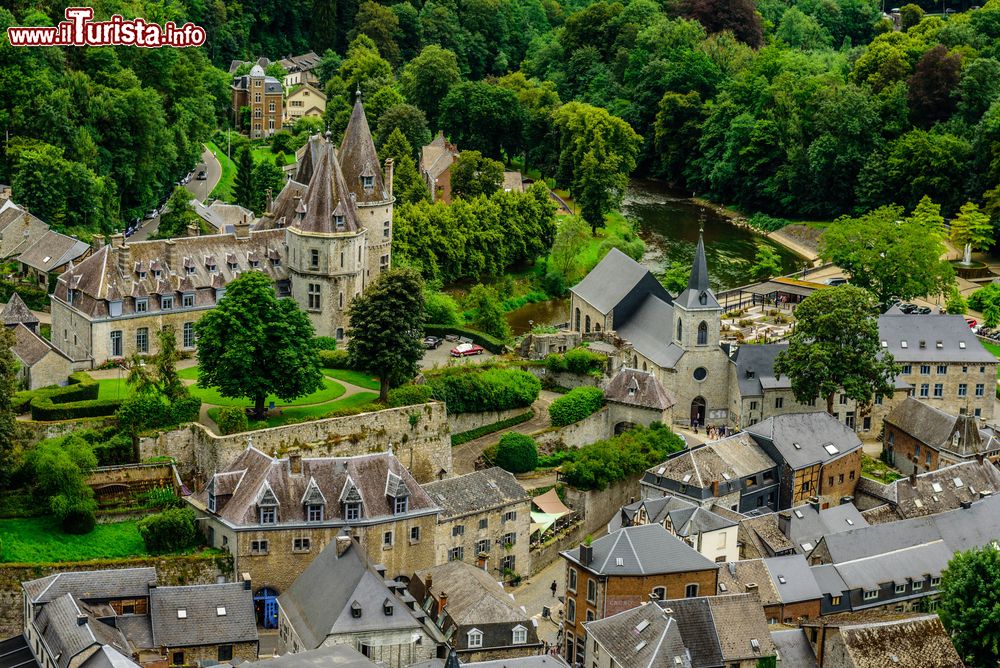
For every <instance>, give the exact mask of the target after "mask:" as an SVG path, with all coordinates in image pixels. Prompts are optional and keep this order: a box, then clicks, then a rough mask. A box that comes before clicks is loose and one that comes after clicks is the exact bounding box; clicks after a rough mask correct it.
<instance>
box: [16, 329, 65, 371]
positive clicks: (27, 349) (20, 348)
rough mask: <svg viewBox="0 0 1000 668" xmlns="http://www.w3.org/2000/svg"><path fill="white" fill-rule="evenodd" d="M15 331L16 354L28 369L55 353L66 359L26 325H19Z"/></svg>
mask: <svg viewBox="0 0 1000 668" xmlns="http://www.w3.org/2000/svg"><path fill="white" fill-rule="evenodd" d="M13 330H14V340H15V341H14V354H15V355H17V358H18V359H19V360H21V363H22V364H24V365H25V366H26V367H28V368H31V367H32V366H34V365H35V363H37V362H38V361H39V360H41V359H42V358H43V357H45V356H46V355H48V354H49V353H50V352H55V353H56V354H57V355H59V356H62V357H65V356H64V355H63V354H62V353H61V352H60V351H59V350H58V349H57V348H55V347H54V346H53V345H52V344H51V343H49V342H48V341H46V340H45V339H43V338H42V337H40V336H39V335H38V334H35V333H34V332H33V331H31V330H30V329H28V328H27V327H25V326H24V325H17V326H16V327H14V328H13Z"/></svg>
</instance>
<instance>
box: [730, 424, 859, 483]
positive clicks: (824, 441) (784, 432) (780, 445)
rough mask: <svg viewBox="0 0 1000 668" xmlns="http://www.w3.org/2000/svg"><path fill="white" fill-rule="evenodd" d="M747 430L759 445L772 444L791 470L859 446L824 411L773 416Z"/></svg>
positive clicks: (842, 426)
mask: <svg viewBox="0 0 1000 668" xmlns="http://www.w3.org/2000/svg"><path fill="white" fill-rule="evenodd" d="M746 431H747V433H749V434H750V435H751V436H753V437H754V439H755V440H757V441H758V442H760V441H767V442H770V443H772V444H773V445H774V447H775V449H777V451H778V452H780V453H781V456H782V457H783V458H784V459H785V461H786V462H787V463H788V465H789V466H791V467H792V468H793V469H800V468H802V467H804V466H809V465H812V464H816V463H824V464H825V463H826V462H829V461H832V460H834V459H837V458H839V457H842V456H844V455H845V454H847V453H849V452H853V451H854V450H857V449H859V448H860V447H861V441H860V440H859V439H858V435H857V434H856V433H854V431H852V430H851V429H849V428H848V427H847V426H846V425H844V424H842V423H840V422H839V421H838V420H837V419H836V418H835V417H833V416H832V415H830V414H829V413H826V412H814V413H788V414H785V415H776V416H773V417H769V418H767V419H766V420H763V421H761V422H758V423H757V424H753V425H750V426H749V427H746Z"/></svg>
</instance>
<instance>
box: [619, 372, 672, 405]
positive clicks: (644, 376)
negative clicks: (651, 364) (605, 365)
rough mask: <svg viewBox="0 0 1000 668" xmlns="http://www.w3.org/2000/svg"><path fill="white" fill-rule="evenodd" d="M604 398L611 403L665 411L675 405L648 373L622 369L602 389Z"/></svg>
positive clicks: (660, 384)
mask: <svg viewBox="0 0 1000 668" xmlns="http://www.w3.org/2000/svg"><path fill="white" fill-rule="evenodd" d="M604 398H605V399H607V400H608V401H610V402H613V403H619V404H626V405H629V406H639V407H641V408H652V409H655V410H660V411H662V410H665V409H667V408H670V407H671V406H673V405H674V404H676V403H677V399H675V398H674V396H673V395H672V394H670V392H668V391H667V389H666V388H665V387H663V383H661V382H660V381H659V380H657V378H656V376H655V375H653V374H652V373H650V372H646V371H639V370H638V369H622V370H621V371H619V372H618V373H617V374H615V377H614V378H612V379H611V380H609V381H608V384H607V385H606V386H605V387H604Z"/></svg>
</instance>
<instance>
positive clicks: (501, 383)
mask: <svg viewBox="0 0 1000 668" xmlns="http://www.w3.org/2000/svg"><path fill="white" fill-rule="evenodd" d="M427 384H428V385H430V386H431V390H432V392H433V396H434V398H435V399H437V400H439V401H443V402H445V404H446V405H447V406H448V411H449V412H451V413H479V412H482V411H506V410H510V409H512V408H525V407H527V406H530V405H531V404H532V403H534V401H535V399H537V398H538V393H539V392H541V391H542V383H541V381H539V380H538V379H537V378H535V376H533V375H532V374H530V373H528V372H527V371H522V370H520V369H487V370H485V371H476V372H470V371H469V370H468V369H465V368H463V369H456V370H454V371H450V372H448V373H444V374H441V375H439V376H435V377H433V378H431V379H430V380H428V382H427Z"/></svg>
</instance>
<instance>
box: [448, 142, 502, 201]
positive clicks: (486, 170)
mask: <svg viewBox="0 0 1000 668" xmlns="http://www.w3.org/2000/svg"><path fill="white" fill-rule="evenodd" d="M502 185H503V163H502V162H497V161H496V160H491V159H490V158H485V157H483V154H482V153H480V152H479V151H462V152H461V153H460V154H459V156H458V159H457V160H455V162H454V164H453V165H452V166H451V191H452V194H453V195H454V196H456V197H463V198H465V199H471V198H473V197H478V196H479V195H490V194H492V193H495V192H496V191H498V190H500V186H502Z"/></svg>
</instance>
